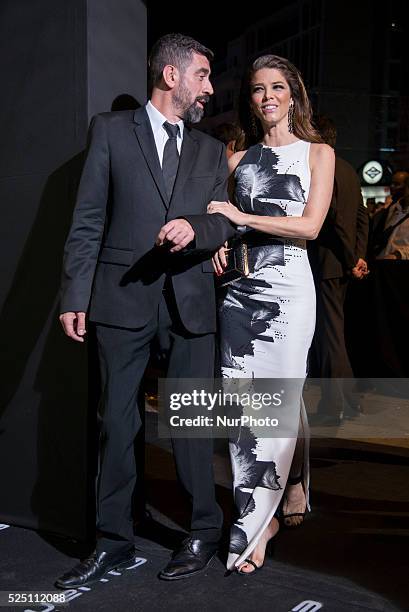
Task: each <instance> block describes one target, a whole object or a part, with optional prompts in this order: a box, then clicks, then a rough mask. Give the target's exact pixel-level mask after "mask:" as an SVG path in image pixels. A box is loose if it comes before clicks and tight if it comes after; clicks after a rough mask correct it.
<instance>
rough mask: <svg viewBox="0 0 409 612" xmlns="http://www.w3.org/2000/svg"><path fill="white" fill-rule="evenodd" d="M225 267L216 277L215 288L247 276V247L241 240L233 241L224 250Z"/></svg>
mask: <svg viewBox="0 0 409 612" xmlns="http://www.w3.org/2000/svg"><path fill="white" fill-rule="evenodd" d="M226 255H227V266H226V268H225V269H224V271H223V273H222V274H221V275H220V276H216V285H217V287H225V286H226V285H229V284H230V283H233V282H234V281H236V280H239V279H240V278H243V277H245V276H248V275H249V255H248V247H247V244H246V243H245V242H243V240H242V239H241V238H236V239H233V241H232V242H231V243H230V244H229V247H228V248H227V250H226Z"/></svg>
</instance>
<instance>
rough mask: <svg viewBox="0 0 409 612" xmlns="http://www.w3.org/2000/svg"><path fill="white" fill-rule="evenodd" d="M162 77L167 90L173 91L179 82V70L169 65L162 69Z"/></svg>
mask: <svg viewBox="0 0 409 612" xmlns="http://www.w3.org/2000/svg"><path fill="white" fill-rule="evenodd" d="M162 76H163V80H164V81H165V83H166V85H167V86H168V87H169V89H173V88H174V87H175V85H177V83H178V82H179V70H178V69H177V68H176V67H175V66H172V65H171V64H168V65H167V66H165V67H164V69H163V72H162Z"/></svg>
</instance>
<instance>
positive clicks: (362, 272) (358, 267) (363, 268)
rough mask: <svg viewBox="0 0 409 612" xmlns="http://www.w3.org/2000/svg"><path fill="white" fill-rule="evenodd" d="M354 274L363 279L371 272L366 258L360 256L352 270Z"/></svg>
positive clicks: (355, 276)
mask: <svg viewBox="0 0 409 612" xmlns="http://www.w3.org/2000/svg"><path fill="white" fill-rule="evenodd" d="M351 273H352V276H353V277H354V278H356V279H358V280H362V279H363V278H365V276H367V275H368V274H369V270H368V265H367V263H366V261H365V260H364V259H361V258H359V259H358V261H357V262H356V264H355V266H354V267H353V268H352V270H351Z"/></svg>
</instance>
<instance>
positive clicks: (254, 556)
mask: <svg viewBox="0 0 409 612" xmlns="http://www.w3.org/2000/svg"><path fill="white" fill-rule="evenodd" d="M279 528H280V523H279V522H278V520H277V519H276V518H274V517H273V518H272V519H271V521H270V523H269V524H268V525H267V527H266V528H265V530H264V531H263V533H262V534H261V536H260V539H259V541H258V542H257V546H256V548H255V549H254V550H253V552H252V553H251V555H250V556H249V559H251V560H252V561H253V563H255V564H256V566H257V568H260V567H262V566H263V563H264V558H265V556H266V547H267V544H268V541H269V540H271V538H273V537H274V536H275V535H276V533H277V532H278V530H279ZM237 571H238V572H239V573H240V574H251V573H252V572H255V571H256V568H255V567H254V566H253V565H251V564H250V563H246V562H243V563H242V564H241V565H239V566H238V568H237Z"/></svg>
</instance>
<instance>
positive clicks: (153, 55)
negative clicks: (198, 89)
mask: <svg viewBox="0 0 409 612" xmlns="http://www.w3.org/2000/svg"><path fill="white" fill-rule="evenodd" d="M193 53H198V54H199V55H204V56H205V57H207V59H208V60H209V61H211V60H212V59H213V57H214V54H213V51H211V50H210V49H208V48H207V47H205V46H204V45H202V44H200V43H199V42H198V41H197V40H195V39H194V38H191V37H190V36H184V34H165V36H162V37H161V38H159V40H157V41H156V43H155V44H154V45H153V47H152V50H151V52H150V55H149V61H148V65H149V71H150V78H151V84H152V85H156V84H157V83H159V81H160V80H161V78H162V74H163V69H164V67H165V66H168V65H169V64H170V65H172V66H176V68H178V70H180V72H181V73H182V74H183V73H184V72H185V70H186V68H187V67H188V66H189V65H190V63H191V61H192V57H193Z"/></svg>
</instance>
